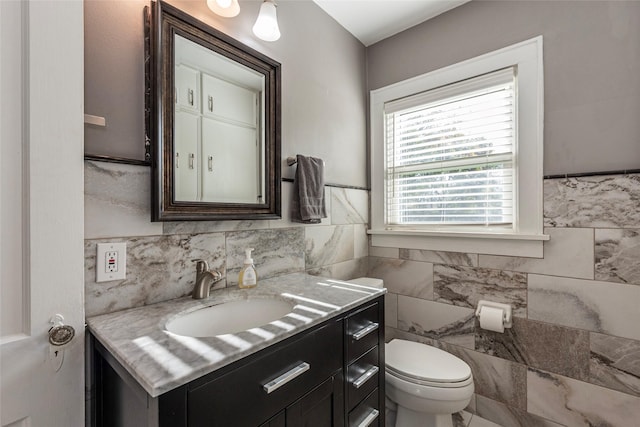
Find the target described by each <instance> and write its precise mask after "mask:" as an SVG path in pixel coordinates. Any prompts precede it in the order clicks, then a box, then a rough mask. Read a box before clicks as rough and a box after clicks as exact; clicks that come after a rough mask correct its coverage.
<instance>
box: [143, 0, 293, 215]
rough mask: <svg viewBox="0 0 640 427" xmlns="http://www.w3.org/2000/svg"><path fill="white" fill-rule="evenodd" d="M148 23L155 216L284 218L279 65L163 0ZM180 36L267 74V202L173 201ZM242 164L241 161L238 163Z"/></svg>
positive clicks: (148, 124) (149, 134) (154, 4)
mask: <svg viewBox="0 0 640 427" xmlns="http://www.w3.org/2000/svg"><path fill="white" fill-rule="evenodd" d="M148 22H149V25H148V26H147V43H146V45H147V49H148V54H147V58H146V59H147V61H146V64H147V65H146V74H147V75H146V84H147V93H146V105H147V107H146V120H145V122H146V132H147V139H148V146H149V149H150V158H151V166H152V168H151V169H152V172H151V175H152V187H151V189H152V200H151V203H152V207H151V220H152V221H202V220H209V221H219V220H237V219H278V218H280V212H281V206H280V186H281V171H280V135H281V131H280V126H281V125H280V121H281V107H280V94H281V90H280V80H281V76H280V63H278V62H276V61H274V60H272V59H271V58H269V57H267V56H265V55H263V54H261V53H260V52H258V51H256V50H254V49H252V48H250V47H248V46H246V45H244V44H242V43H240V42H239V41H237V40H235V39H233V38H231V37H229V36H228V35H226V34H224V33H222V32H220V31H218V30H216V29H215V28H212V27H210V26H208V25H206V24H204V23H203V22H201V21H199V20H197V19H195V18H193V17H192V16H190V15H188V14H187V13H185V12H183V11H181V10H179V9H177V8H175V7H173V6H171V5H169V4H167V3H165V2H162V1H155V2H152V5H151V12H150V15H148ZM176 34H178V35H180V36H182V37H185V38H187V39H189V40H191V41H193V42H195V43H197V44H200V45H202V46H204V47H206V48H208V49H210V50H212V51H214V52H216V53H218V54H220V55H223V56H225V57H226V58H229V59H231V60H233V61H235V62H237V63H239V64H242V65H244V66H246V67H248V68H250V69H252V70H255V71H257V72H258V73H260V74H262V75H264V78H265V111H264V114H265V129H264V139H265V144H264V145H265V148H264V150H265V165H264V179H265V193H266V194H265V196H266V197H264V203H261V204H241V203H211V202H186V201H176V200H175V196H174V185H173V183H174V182H175V181H174V172H173V171H174V168H173V162H174V156H173V151H174V140H173V129H174V110H175V99H174V35H176ZM240 163H241V162H240V161H239V162H238V164H240ZM238 169H240V167H239V168H238Z"/></svg>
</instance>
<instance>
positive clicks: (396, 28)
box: [313, 0, 470, 46]
mask: <svg viewBox="0 0 640 427" xmlns="http://www.w3.org/2000/svg"><path fill="white" fill-rule="evenodd" d="M313 1H314V2H315V3H316V4H317V5H318V6H320V7H321V8H322V9H323V10H324V11H325V12H326V13H328V14H329V15H330V16H331V17H332V18H333V19H335V20H336V21H338V23H339V24H340V25H342V26H343V27H344V28H346V29H347V31H349V32H350V33H351V34H353V35H354V36H355V37H356V38H357V39H358V40H360V41H361V42H362V43H363V44H364V45H365V46H370V45H372V44H374V43H376V42H379V41H380V40H382V39H386V38H387V37H390V36H392V35H394V34H397V33H399V32H401V31H404V30H406V29H407V28H411V27H413V26H414V25H417V24H419V23H421V22H424V21H426V20H428V19H431V18H433V17H435V16H438V15H440V14H441V13H444V12H446V11H448V10H451V9H453V8H455V7H458V6H460V5H461V4H464V3H466V2H468V1H470V0H313Z"/></svg>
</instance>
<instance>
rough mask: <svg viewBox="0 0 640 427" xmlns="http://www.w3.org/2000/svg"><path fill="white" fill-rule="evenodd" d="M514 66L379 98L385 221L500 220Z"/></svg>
mask: <svg viewBox="0 0 640 427" xmlns="http://www.w3.org/2000/svg"><path fill="white" fill-rule="evenodd" d="M515 74H516V73H515V68H513V67H511V68H507V69H504V70H499V71H496V72H493V73H490V74H486V75H482V76H479V77H475V78H473V79H469V80H465V81H462V82H458V83H454V84H451V85H448V86H444V87H441V88H437V89H433V90H430V91H427V92H424V93H420V94H416V95H413V96H410V97H407V98H402V99H399V100H395V101H391V102H388V103H386V104H385V106H384V114H385V144H386V145H385V147H386V165H385V179H386V183H385V192H386V194H385V201H386V206H385V208H386V209H385V210H386V223H387V225H485V226H488V225H498V224H499V225H508V224H512V223H513V216H514V212H513V211H514V198H515V194H514V182H513V181H514V154H515V135H516V102H515V96H516V93H515V78H516V77H515Z"/></svg>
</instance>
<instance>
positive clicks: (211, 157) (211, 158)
mask: <svg viewBox="0 0 640 427" xmlns="http://www.w3.org/2000/svg"><path fill="white" fill-rule="evenodd" d="M207 162H208V163H209V172H213V156H209V157H208V158H207Z"/></svg>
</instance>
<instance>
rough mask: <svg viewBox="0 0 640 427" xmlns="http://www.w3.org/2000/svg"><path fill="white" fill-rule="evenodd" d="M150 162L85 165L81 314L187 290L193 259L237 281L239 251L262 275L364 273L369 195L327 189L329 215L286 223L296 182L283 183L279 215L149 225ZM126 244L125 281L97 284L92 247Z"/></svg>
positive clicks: (224, 283)
mask: <svg viewBox="0 0 640 427" xmlns="http://www.w3.org/2000/svg"><path fill="white" fill-rule="evenodd" d="M149 174H150V170H149V168H148V167H143V166H132V165H122V164H115V163H105V162H95V161H86V162H85V212H86V214H85V311H86V315H87V316H88V317H90V316H95V315H98V314H103V313H108V312H112V311H117V310H122V309H126V308H132V307H139V306H142V305H147V304H153V303H156V302H160V301H166V300H169V299H172V298H177V297H181V296H184V295H188V294H189V293H190V292H191V291H192V289H193V284H194V280H195V266H194V264H193V263H192V261H191V260H192V259H196V258H201V259H204V260H207V261H208V263H209V267H210V268H215V269H217V270H219V271H221V272H222V274H223V276H225V279H224V280H222V281H221V282H219V283H218V284H216V285H215V287H224V286H236V285H237V278H238V273H239V270H240V267H241V266H242V262H243V260H244V249H245V248H247V247H252V248H255V250H254V252H253V258H254V261H255V264H256V268H257V270H258V277H259V278H268V277H276V276H280V275H283V274H288V273H294V272H302V271H307V272H309V273H311V274H316V275H319V274H321V275H324V276H330V277H334V278H338V279H351V278H354V277H359V276H364V275H365V274H366V272H367V255H368V239H367V234H366V230H367V227H366V224H367V223H368V220H369V219H368V192H367V191H365V190H356V189H348V188H337V187H326V188H325V191H326V193H325V195H326V200H327V215H328V218H325V219H323V220H322V222H321V223H320V224H314V225H304V224H299V223H295V222H292V221H290V219H289V218H290V214H289V210H288V209H289V206H290V200H291V193H292V191H293V184H292V183H289V182H283V183H282V219H280V220H261V221H247V220H245V221H193V222H165V223H152V222H150V215H151V214H150V208H149V203H150V194H149V187H150V182H151V178H150V175H149ZM118 241H124V242H126V243H127V278H126V279H125V280H118V281H112V282H102V283H96V281H95V258H96V244H97V243H102V242H118Z"/></svg>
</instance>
